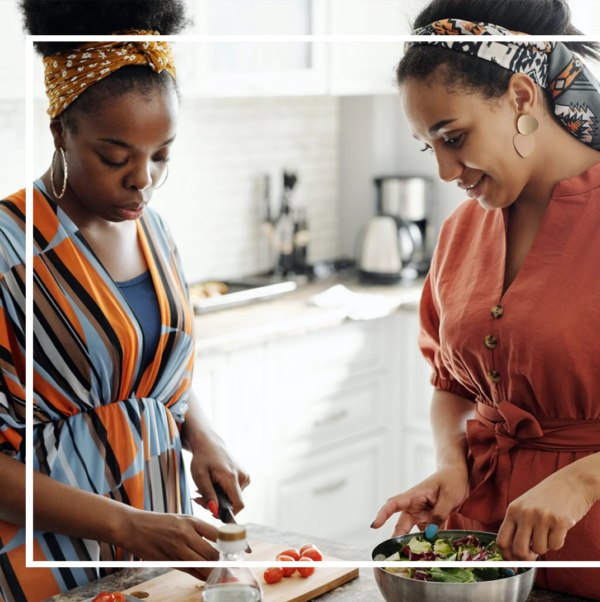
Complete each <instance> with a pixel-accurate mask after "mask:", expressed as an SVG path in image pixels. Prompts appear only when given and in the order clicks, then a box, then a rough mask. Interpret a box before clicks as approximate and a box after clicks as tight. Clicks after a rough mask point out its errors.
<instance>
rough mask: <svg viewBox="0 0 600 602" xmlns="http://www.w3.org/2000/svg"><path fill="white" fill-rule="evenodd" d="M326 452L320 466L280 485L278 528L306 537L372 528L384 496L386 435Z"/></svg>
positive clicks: (336, 535)
mask: <svg viewBox="0 0 600 602" xmlns="http://www.w3.org/2000/svg"><path fill="white" fill-rule="evenodd" d="M345 450H346V452H347V453H346V454H343V455H340V454H339V453H338V454H336V455H335V456H334V455H333V454H331V455H329V456H327V455H323V456H322V457H321V459H320V462H319V464H320V466H319V467H315V468H314V469H313V470H312V471H310V470H307V471H305V472H304V473H302V474H300V475H297V476H295V477H292V478H289V479H287V480H284V481H282V482H281V483H280V484H279V486H278V489H277V495H276V508H277V527H278V528H280V529H284V530H290V531H296V532H299V533H305V534H306V535H307V536H315V537H316V536H318V537H324V538H341V537H343V536H344V534H346V533H349V532H353V531H357V530H358V529H365V530H366V529H368V527H369V524H370V522H371V521H372V520H373V517H374V513H375V512H376V510H377V508H378V505H377V504H379V503H381V501H382V500H381V499H380V496H379V492H378V485H379V482H380V478H381V477H380V474H381V472H380V469H381V461H382V456H383V444H382V441H381V440H376V439H374V440H372V441H371V442H370V443H369V444H368V445H366V446H347V447H346V448H345Z"/></svg>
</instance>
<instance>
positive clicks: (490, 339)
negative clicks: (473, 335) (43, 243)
mask: <svg viewBox="0 0 600 602" xmlns="http://www.w3.org/2000/svg"><path fill="white" fill-rule="evenodd" d="M484 341H485V346H486V347H487V348H488V349H495V348H496V345H497V344H498V339H497V338H496V337H495V336H494V335H491V334H489V335H488V336H487V337H485V339H484Z"/></svg>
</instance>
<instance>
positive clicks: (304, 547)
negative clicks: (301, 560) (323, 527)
mask: <svg viewBox="0 0 600 602" xmlns="http://www.w3.org/2000/svg"><path fill="white" fill-rule="evenodd" d="M316 547H317V546H316V545H315V544H314V543H305V544H304V545H303V546H302V547H301V548H300V556H302V555H303V554H304V552H306V550H308V548H316Z"/></svg>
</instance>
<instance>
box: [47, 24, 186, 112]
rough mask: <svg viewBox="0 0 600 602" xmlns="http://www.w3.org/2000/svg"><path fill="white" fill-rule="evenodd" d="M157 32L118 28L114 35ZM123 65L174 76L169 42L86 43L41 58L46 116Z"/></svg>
mask: <svg viewBox="0 0 600 602" xmlns="http://www.w3.org/2000/svg"><path fill="white" fill-rule="evenodd" d="M117 34H118V35H160V34H159V33H158V32H157V31H140V30H132V31H119V32H115V35H117ZM126 65H148V66H149V67H150V68H152V69H153V70H154V71H156V72H157V73H160V72H161V71H163V70H166V71H167V72H168V73H170V74H171V75H172V76H173V79H175V78H176V72H175V62H174V60H173V49H172V47H171V44H169V43H168V42H163V41H160V40H157V41H156V42H90V43H87V44H82V45H81V46H79V47H77V48H76V49H74V50H68V51H66V52H62V53H61V52H59V53H57V54H56V55H54V56H47V57H45V58H44V66H45V74H46V76H45V82H46V95H47V96H48V100H49V101H50V107H49V108H48V111H47V112H48V115H50V118H51V119H54V117H56V116H57V115H60V114H61V113H62V112H63V111H64V110H65V109H66V108H67V107H68V106H69V105H70V104H71V103H72V102H73V101H74V100H75V99H76V98H78V96H79V95H80V94H81V93H83V92H85V90H86V89H87V88H89V87H90V86H92V85H94V84H95V83H96V82H99V81H100V80H101V79H104V78H105V77H106V76H107V75H110V74H111V73H114V72H115V71H116V70H117V69H120V68H121V67H125V66H126Z"/></svg>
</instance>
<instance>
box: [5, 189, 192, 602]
mask: <svg viewBox="0 0 600 602" xmlns="http://www.w3.org/2000/svg"><path fill="white" fill-rule="evenodd" d="M33 208H34V259H33V267H34V289H33V295H34V316H33V319H34V352H33V357H34V361H33V364H34V421H33V423H34V450H33V453H30V452H29V451H27V456H28V458H29V459H30V460H31V461H33V464H34V468H35V469H36V470H38V471H40V472H41V473H43V474H45V475H48V476H50V477H52V478H54V479H57V480H59V481H61V482H63V483H66V484H68V485H71V486H73V487H78V488H80V489H83V490H85V491H89V492H93V493H97V494H99V495H103V496H106V497H110V498H112V499H114V500H118V501H120V502H122V503H124V504H128V505H130V506H133V507H135V508H139V509H144V510H152V511H157V512H171V513H186V514H191V503H190V497H189V493H188V488H187V484H186V480H185V473H184V470H183V463H182V457H181V441H180V437H179V428H180V426H181V423H182V422H183V419H184V414H185V411H186V409H187V404H186V398H187V395H188V391H189V387H190V381H191V374H192V366H193V360H194V317H193V312H192V310H191V307H190V304H189V300H188V295H187V288H186V283H185V280H184V277H183V272H182V269H181V264H180V261H179V257H178V255H177V251H176V248H175V246H174V244H173V241H172V240H171V238H170V236H169V233H168V230H167V228H166V226H165V224H164V223H163V221H162V220H161V218H160V217H159V216H158V214H156V213H155V212H154V211H152V210H150V209H147V210H146V211H145V213H144V215H143V216H142V217H141V218H140V219H139V220H138V221H137V228H138V236H139V239H140V244H141V247H142V250H143V253H144V255H145V258H146V261H147V263H148V265H149V268H150V272H151V275H152V280H153V282H154V286H155V288H156V293H157V296H158V301H159V306H160V314H161V324H162V328H161V336H160V342H159V345H158V350H157V352H156V356H155V357H154V359H153V361H152V362H151V363H150V364H149V365H148V367H147V368H146V370H145V371H142V366H143V365H144V358H143V350H144V341H143V334H142V330H141V327H140V324H139V322H138V320H137V318H136V316H135V314H134V313H133V311H132V309H131V307H130V306H129V304H128V302H127V300H126V299H125V297H124V296H123V294H122V293H121V291H120V290H119V287H118V286H117V285H116V284H115V282H114V280H113V279H112V278H111V277H110V275H109V274H108V272H107V271H106V270H105V269H104V267H103V266H102V264H101V263H100V261H99V260H98V259H97V257H96V256H95V254H94V252H93V251H92V249H91V248H90V247H89V246H88V244H87V243H86V241H85V239H84V238H83V236H82V235H81V233H80V232H79V231H78V229H77V227H76V226H75V224H74V223H73V222H72V221H71V220H70V219H69V217H68V216H67V215H66V214H65V213H64V212H63V211H62V210H61V209H60V208H59V207H58V206H57V205H56V203H55V202H53V200H52V199H51V198H50V197H49V196H47V195H46V194H45V189H44V185H43V183H42V182H41V181H40V180H38V181H36V183H35V188H34V206H33ZM24 292H25V191H21V192H18V193H17V194H15V195H13V196H11V197H9V198H8V199H6V200H5V201H2V202H0V452H2V453H4V454H7V455H8V456H10V457H11V458H12V459H14V461H16V462H24V461H25V454H26V450H25V393H24V383H25V297H24ZM34 537H35V539H34V558H35V559H36V560H50V561H51V560H73V561H81V560H91V561H102V560H113V561H114V560H116V561H118V560H131V559H132V558H131V556H130V555H129V554H128V552H127V551H126V550H123V549H119V548H116V547H115V546H113V545H110V544H107V543H101V542H97V541H90V540H83V539H77V538H72V537H67V536H63V535H59V534H54V533H44V532H40V531H36V532H35V534H34ZM24 542H25V529H24V528H19V527H18V526H15V525H12V524H10V523H7V522H3V521H1V520H0V593H1V599H2V600H3V601H10V602H12V601H15V602H25V601H27V602H35V601H38V600H43V599H45V598H47V597H49V596H52V595H54V594H57V593H59V592H60V591H64V590H67V589H71V588H73V587H76V586H79V585H82V584H84V583H86V582H88V581H90V580H93V579H96V578H98V577H100V576H103V575H104V574H107V573H108V572H112V570H111V569H102V568H101V569H89V568H25V543H24Z"/></svg>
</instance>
